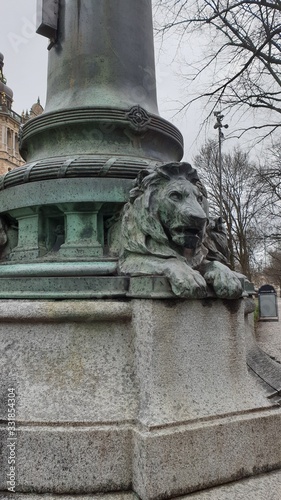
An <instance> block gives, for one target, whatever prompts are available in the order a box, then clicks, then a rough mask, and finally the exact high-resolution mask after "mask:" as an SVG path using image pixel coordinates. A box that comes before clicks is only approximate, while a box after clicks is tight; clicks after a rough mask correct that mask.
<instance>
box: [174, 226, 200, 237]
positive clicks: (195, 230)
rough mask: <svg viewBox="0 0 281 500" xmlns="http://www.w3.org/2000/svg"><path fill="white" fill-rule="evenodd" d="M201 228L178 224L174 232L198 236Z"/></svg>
mask: <svg viewBox="0 0 281 500" xmlns="http://www.w3.org/2000/svg"><path fill="white" fill-rule="evenodd" d="M200 231H201V229H198V228H197V227H185V226H179V227H176V228H175V229H174V232H175V233H176V234H182V235H184V234H187V235H188V234H191V235H193V236H198V235H199V233H200Z"/></svg>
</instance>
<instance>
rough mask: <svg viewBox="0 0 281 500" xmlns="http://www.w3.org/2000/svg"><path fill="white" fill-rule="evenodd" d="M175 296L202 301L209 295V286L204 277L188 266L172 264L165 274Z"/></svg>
mask: <svg viewBox="0 0 281 500" xmlns="http://www.w3.org/2000/svg"><path fill="white" fill-rule="evenodd" d="M165 274H166V276H167V277H168V279H169V281H170V284H171V287H172V290H173V292H174V294H175V295H178V296H179V297H184V298H194V299H201V298H204V297H206V295H207V284H206V281H205V280H204V278H203V276H202V275H201V274H200V273H199V272H198V271H194V269H192V268H191V267H189V266H187V265H186V264H181V265H179V263H178V262H177V263H175V264H170V266H169V270H168V271H167V272H166V273H165Z"/></svg>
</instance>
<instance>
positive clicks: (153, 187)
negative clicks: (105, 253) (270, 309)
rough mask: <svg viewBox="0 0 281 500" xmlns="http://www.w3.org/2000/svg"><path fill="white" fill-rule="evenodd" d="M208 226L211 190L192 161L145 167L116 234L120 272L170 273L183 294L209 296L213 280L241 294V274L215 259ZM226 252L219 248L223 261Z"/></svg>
mask: <svg viewBox="0 0 281 500" xmlns="http://www.w3.org/2000/svg"><path fill="white" fill-rule="evenodd" d="M208 225H209V220H208V203H207V194H206V191H205V188H204V186H203V185H202V184H201V182H200V180H199V177H198V175H197V172H196V170H194V169H193V168H192V167H191V166H190V165H189V164H188V163H169V164H165V165H162V166H159V167H157V168H156V169H155V170H145V171H141V172H140V174H139V176H138V178H137V180H136V185H135V187H134V189H132V190H131V192H130V201H129V202H128V203H127V204H126V205H125V207H124V209H123V213H122V216H121V220H120V223H119V226H118V225H117V226H115V229H114V230H113V232H112V234H111V237H112V238H113V241H114V240H115V242H116V241H119V242H120V241H121V249H120V248H119V250H118V253H119V273H120V274H122V275H131V276H140V275H164V276H166V278H168V280H169V282H170V285H171V288H172V291H173V292H174V294H175V295H177V296H180V297H188V298H203V297H205V296H206V295H207V285H210V286H211V287H212V288H213V290H214V292H215V294H216V296H217V297H220V298H227V299H234V298H237V297H239V296H241V294H242V285H241V283H240V280H239V279H238V277H237V276H236V274H235V273H234V272H232V271H231V270H230V269H229V268H228V267H227V266H226V265H224V264H223V263H222V262H219V261H218V260H214V255H215V254H216V252H215V250H214V245H215V243H214V238H212V237H211V235H210V233H209V234H208ZM213 226H214V224H213ZM223 237H224V236H223ZM215 240H216V238H215ZM114 246H115V249H116V248H117V247H116V243H115V245H114V244H113V247H114ZM222 246H223V245H222ZM224 253H225V252H223V251H221V252H219V251H218V252H217V254H220V255H221V257H222V258H220V259H219V260H223V259H224V260H225V261H226V258H225V255H224ZM208 254H209V255H210V258H208Z"/></svg>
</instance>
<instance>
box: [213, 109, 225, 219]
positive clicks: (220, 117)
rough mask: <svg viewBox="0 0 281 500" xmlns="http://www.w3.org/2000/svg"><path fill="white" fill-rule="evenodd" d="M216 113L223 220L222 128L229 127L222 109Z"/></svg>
mask: <svg viewBox="0 0 281 500" xmlns="http://www.w3.org/2000/svg"><path fill="white" fill-rule="evenodd" d="M214 115H215V117H216V119H217V121H216V123H215V125H214V128H215V129H218V132H219V197H220V218H221V221H222V155H221V145H222V139H223V138H224V135H223V132H222V128H228V125H223V124H222V120H223V118H224V115H222V114H221V111H215V112H214Z"/></svg>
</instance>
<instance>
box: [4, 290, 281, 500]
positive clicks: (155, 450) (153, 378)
mask: <svg viewBox="0 0 281 500" xmlns="http://www.w3.org/2000/svg"><path fill="white" fill-rule="evenodd" d="M244 305H245V301H244V300H243V299H240V300H234V301H221V300H218V299H211V298H210V299H205V300H202V301H201V300H176V299H173V300H170V299H166V300H148V299H147V300H146V299H143V300H141V299H134V300H129V299H127V300H92V301H90V300H89V301H79V300H77V301H29V300H22V301H20V300H18V301H16V300H10V301H9V300H6V301H4V300H3V301H0V346H1V351H0V355H1V360H0V372H1V373H0V379H1V385H0V421H1V422H0V443H1V445H2V448H0V491H3V492H5V490H7V473H8V472H9V470H10V469H9V467H10V465H9V458H11V449H12V448H11V446H12V447H13V446H14V448H15V453H16V457H15V461H16V464H15V465H16V469H15V474H16V493H17V496H18V495H20V494H22V493H25V494H27V498H32V496H31V494H35V493H37V494H48V495H49V496H50V495H51V496H50V498H53V495H55V494H59V495H80V496H81V495H82V496H83V495H85V494H88V495H91V497H92V496H93V495H94V494H97V493H99V494H102V495H103V496H104V497H106V496H107V495H106V494H108V495H109V494H110V493H113V492H115V493H118V492H120V493H118V494H117V497H120V498H122V495H123V493H122V492H128V493H127V494H126V493H124V495H126V497H127V496H129V495H130V493H129V492H130V491H133V492H134V493H136V494H137V495H138V496H139V497H140V498H141V499H142V500H154V499H155V500H156V499H160V498H161V499H165V498H172V497H177V496H181V495H187V494H190V493H192V492H196V491H199V490H204V489H207V488H211V487H214V486H217V485H220V484H225V483H228V482H231V481H235V480H240V479H242V478H245V477H249V476H252V475H257V474H259V473H261V472H265V471H271V470H273V469H277V468H281V433H280V425H281V409H280V406H279V405H276V404H274V403H273V402H272V401H271V400H268V399H267V398H266V396H265V395H264V394H263V389H262V387H261V386H259V385H257V383H256V381H255V379H254V378H252V377H251V376H250V375H249V374H248V371H247V367H246V348H245V339H244V337H245V335H244V332H245V321H244ZM9 389H13V390H14V392H15V400H16V402H15V403H16V405H15V406H16V418H15V419H16V435H13V434H12V435H11V434H10V430H11V426H9V425H8V418H7V416H8V414H10V416H11V413H9V406H8V391H9ZM11 420H13V419H11V418H10V419H9V421H11ZM10 445H11V446H10ZM3 494H4V493H3ZM202 494H203V493H202ZM48 495H47V497H48ZM18 497H19V496H18ZM0 498H1V499H2V498H3V499H4V498H6V493H5V494H4V496H2V497H1V494H0ZM22 498H25V497H24V496H22ZM93 498H94V497H93ZM222 498H223V497H222ZM226 498H228V497H226ZM230 498H231V497H230ZM261 498H262V497H261ZM255 499H258V496H257V495H256V497H255Z"/></svg>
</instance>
